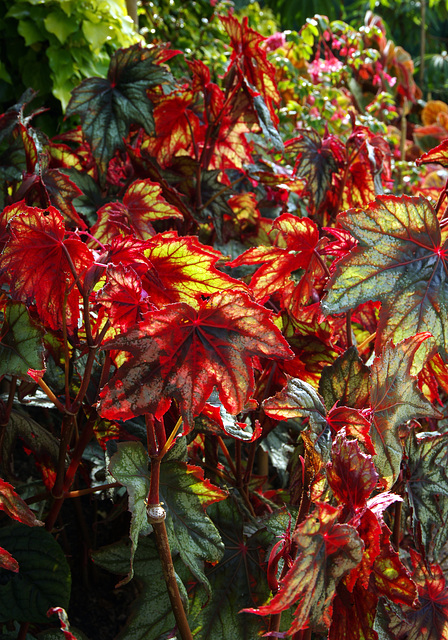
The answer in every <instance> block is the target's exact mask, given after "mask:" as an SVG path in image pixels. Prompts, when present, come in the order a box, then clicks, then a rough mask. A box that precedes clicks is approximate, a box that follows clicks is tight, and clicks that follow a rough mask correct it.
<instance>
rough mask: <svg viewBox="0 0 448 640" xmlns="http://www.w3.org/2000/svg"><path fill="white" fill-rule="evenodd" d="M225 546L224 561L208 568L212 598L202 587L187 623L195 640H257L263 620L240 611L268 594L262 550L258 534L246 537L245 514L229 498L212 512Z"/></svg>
mask: <svg viewBox="0 0 448 640" xmlns="http://www.w3.org/2000/svg"><path fill="white" fill-rule="evenodd" d="M210 513H211V516H212V518H213V521H214V523H215V525H216V526H217V528H218V530H219V532H220V534H221V536H222V539H223V542H224V545H225V552H224V557H223V558H222V560H221V561H220V562H219V563H218V564H216V565H215V566H209V567H207V569H206V576H207V578H208V580H209V582H210V584H211V588H212V592H211V595H209V594H208V593H207V590H206V589H205V588H204V587H202V586H199V587H197V588H196V590H195V592H194V595H193V600H192V603H191V606H190V614H189V617H188V621H189V624H190V628H191V629H194V633H195V635H194V637H195V640H235V639H236V638H238V640H254V639H255V638H258V637H259V632H260V631H261V630H262V629H264V624H263V621H262V620H260V619H257V618H255V617H254V616H251V615H249V614H247V613H243V612H241V609H243V608H245V607H250V606H253V604H254V603H258V602H263V601H264V600H266V598H267V597H268V595H269V588H268V585H267V581H266V574H265V572H264V571H263V569H262V568H261V566H260V563H261V561H262V558H263V550H262V548H261V547H260V545H259V541H258V540H257V537H256V534H255V535H253V536H247V535H245V533H244V531H243V528H244V515H243V514H242V513H240V511H239V508H238V507H237V505H236V503H235V501H234V500H233V499H232V498H228V499H227V500H225V501H224V502H219V503H218V504H216V505H213V507H212V508H211V510H210Z"/></svg>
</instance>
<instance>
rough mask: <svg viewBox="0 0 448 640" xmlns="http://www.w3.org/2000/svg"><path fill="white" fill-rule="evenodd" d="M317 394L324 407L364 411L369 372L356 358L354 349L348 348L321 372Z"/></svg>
mask: <svg viewBox="0 0 448 640" xmlns="http://www.w3.org/2000/svg"><path fill="white" fill-rule="evenodd" d="M319 393H320V394H321V396H322V397H323V399H324V400H325V406H327V407H330V408H331V407H333V406H334V405H335V403H336V402H337V403H338V404H339V406H344V407H354V408H355V409H364V407H365V406H366V404H368V401H369V395H370V371H369V367H367V366H366V365H365V364H364V363H363V361H362V360H361V358H360V357H359V356H358V351H357V349H356V347H350V348H349V349H347V351H345V353H343V354H342V355H341V356H339V357H338V358H336V359H335V360H334V362H333V364H331V365H330V366H328V367H324V369H323V370H322V376H321V378H320V381H319Z"/></svg>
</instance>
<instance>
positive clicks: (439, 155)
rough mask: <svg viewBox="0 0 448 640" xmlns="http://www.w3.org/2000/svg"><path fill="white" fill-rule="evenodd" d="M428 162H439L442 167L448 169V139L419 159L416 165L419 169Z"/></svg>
mask: <svg viewBox="0 0 448 640" xmlns="http://www.w3.org/2000/svg"><path fill="white" fill-rule="evenodd" d="M428 162H437V163H438V164H441V165H442V167H448V139H447V140H443V141H442V142H441V143H440V144H439V145H438V146H437V147H434V149H431V150H430V151H427V152H426V153H424V154H423V155H422V156H420V158H417V160H416V161H415V164H416V165H417V166H418V167H419V166H420V165H422V164H426V163H428Z"/></svg>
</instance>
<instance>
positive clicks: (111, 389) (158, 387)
mask: <svg viewBox="0 0 448 640" xmlns="http://www.w3.org/2000/svg"><path fill="white" fill-rule="evenodd" d="M104 348H106V349H120V350H125V351H130V352H131V354H132V356H133V357H132V358H131V360H129V361H128V362H126V363H125V364H124V365H122V366H121V367H120V368H119V369H118V371H117V372H116V374H115V375H114V377H113V378H112V380H111V381H110V382H109V383H108V385H107V386H106V387H105V388H104V389H103V391H102V393H101V402H100V406H99V413H100V415H102V416H103V417H106V418H111V419H115V418H118V417H122V418H124V419H129V418H131V417H132V416H136V415H141V414H144V413H148V412H151V413H154V414H157V415H163V413H165V411H166V410H167V409H168V407H169V405H170V403H171V400H172V399H175V400H177V401H178V402H179V406H180V411H181V414H182V417H183V419H184V421H185V423H186V425H187V426H188V427H192V426H193V416H195V415H198V414H199V413H200V412H201V410H202V408H203V407H204V405H205V403H206V402H207V400H208V398H209V396H210V394H211V392H212V391H213V388H214V387H215V386H216V388H217V390H218V393H219V396H220V398H221V401H222V403H223V405H224V407H225V408H226V409H227V411H229V412H230V413H233V414H236V413H239V412H240V411H241V410H242V408H243V407H244V405H245V403H246V402H247V400H248V399H249V395H250V392H251V390H252V389H253V384H254V375H253V370H252V358H253V357H254V356H265V357H270V358H275V359H277V358H280V359H281V358H288V357H290V354H291V352H290V350H289V347H288V346H287V343H286V341H285V340H284V338H283V336H282V335H281V333H280V331H279V330H278V329H277V327H276V326H275V325H274V324H273V322H272V321H271V320H270V313H269V312H268V311H267V310H266V309H264V307H261V306H260V305H258V304H256V303H255V302H252V301H251V300H250V299H249V297H248V296H247V295H245V294H243V293H227V292H224V293H216V294H214V295H212V296H211V297H210V298H209V300H207V301H204V302H202V303H201V304H200V305H199V308H198V309H194V308H193V307H191V306H189V305H188V304H185V303H175V304H171V305H167V306H166V307H165V308H164V309H161V310H159V311H151V312H149V313H148V314H146V316H145V320H144V321H143V322H141V323H140V324H139V325H138V327H137V328H135V329H131V330H130V331H128V333H127V334H125V335H122V336H118V337H117V338H116V339H114V340H111V341H109V342H107V343H106V344H105V346H104Z"/></svg>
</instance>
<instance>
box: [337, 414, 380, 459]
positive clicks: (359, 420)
mask: <svg viewBox="0 0 448 640" xmlns="http://www.w3.org/2000/svg"><path fill="white" fill-rule="evenodd" d="M327 422H328V424H329V425H330V426H331V428H332V429H333V430H334V431H336V432H338V431H339V430H340V429H342V428H344V427H345V430H346V433H347V436H351V437H353V438H356V439H357V440H359V441H360V442H362V444H363V445H364V446H365V448H366V451H367V452H368V453H371V454H372V455H375V447H374V446H373V442H372V439H371V438H370V436H369V431H370V420H367V418H366V417H365V416H364V415H363V414H362V412H361V411H359V410H358V409H352V408H351V407H333V408H332V409H330V411H329V412H328V415H327Z"/></svg>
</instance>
